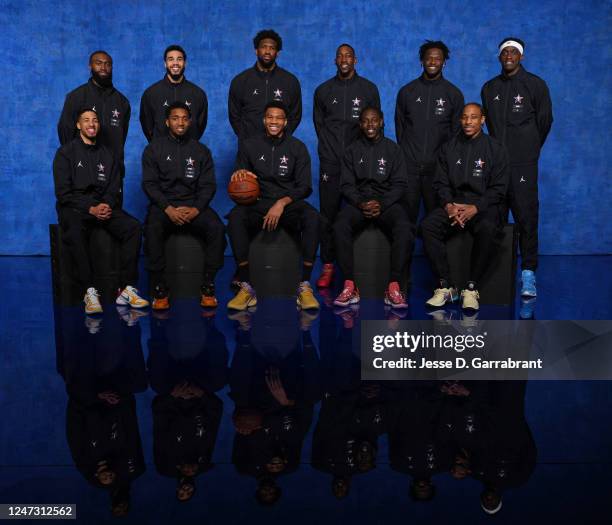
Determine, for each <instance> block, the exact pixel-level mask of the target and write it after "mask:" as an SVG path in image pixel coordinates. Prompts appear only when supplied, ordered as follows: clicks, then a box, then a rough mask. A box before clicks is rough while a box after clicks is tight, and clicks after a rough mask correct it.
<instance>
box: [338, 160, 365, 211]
mask: <svg viewBox="0 0 612 525" xmlns="http://www.w3.org/2000/svg"><path fill="white" fill-rule="evenodd" d="M340 191H341V192H342V195H344V197H345V198H346V200H347V201H349V202H350V203H351V204H352V205H353V206H355V207H357V208H358V207H359V205H360V204H361V203H362V202H363V201H364V198H363V197H362V195H361V193H360V192H359V190H358V189H357V181H356V180H355V172H354V170H353V157H352V156H351V154H350V151H347V152H346V153H345V154H344V157H343V158H342V167H341V170H340Z"/></svg>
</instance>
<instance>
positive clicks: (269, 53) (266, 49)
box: [255, 38, 278, 69]
mask: <svg viewBox="0 0 612 525" xmlns="http://www.w3.org/2000/svg"><path fill="white" fill-rule="evenodd" d="M255 54H256V55H257V60H258V61H259V63H260V64H261V66H262V67H264V68H266V69H269V68H270V67H272V65H274V63H275V62H276V57H277V56H278V49H277V45H276V40H274V39H272V38H263V39H262V40H260V41H259V45H258V46H257V49H256V50H255Z"/></svg>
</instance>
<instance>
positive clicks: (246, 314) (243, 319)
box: [227, 308, 256, 332]
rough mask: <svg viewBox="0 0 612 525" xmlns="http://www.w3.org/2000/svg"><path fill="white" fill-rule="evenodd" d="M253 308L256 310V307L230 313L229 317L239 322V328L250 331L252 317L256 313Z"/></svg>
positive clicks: (242, 330)
mask: <svg viewBox="0 0 612 525" xmlns="http://www.w3.org/2000/svg"><path fill="white" fill-rule="evenodd" d="M253 310H256V308H252V309H250V310H242V311H239V312H232V313H228V314H227V318H228V319H229V320H231V321H237V322H238V330H240V331H241V332H248V331H249V330H250V329H251V318H252V317H253V313H254V312H253Z"/></svg>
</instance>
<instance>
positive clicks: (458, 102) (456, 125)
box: [451, 89, 465, 137]
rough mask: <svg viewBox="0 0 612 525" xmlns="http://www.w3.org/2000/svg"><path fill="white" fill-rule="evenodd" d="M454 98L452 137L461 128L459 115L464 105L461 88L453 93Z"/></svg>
mask: <svg viewBox="0 0 612 525" xmlns="http://www.w3.org/2000/svg"><path fill="white" fill-rule="evenodd" d="M454 98H455V100H453V107H454V109H453V115H452V119H453V120H452V122H451V136H452V137H454V136H455V135H456V134H457V133H459V130H460V129H461V115H462V114H463V107H464V106H465V99H464V98H463V93H462V92H461V90H459V89H457V91H456V93H455V97H454Z"/></svg>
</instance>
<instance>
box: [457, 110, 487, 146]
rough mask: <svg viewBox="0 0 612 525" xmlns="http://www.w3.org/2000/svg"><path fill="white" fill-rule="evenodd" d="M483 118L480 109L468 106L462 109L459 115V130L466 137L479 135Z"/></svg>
mask: <svg viewBox="0 0 612 525" xmlns="http://www.w3.org/2000/svg"><path fill="white" fill-rule="evenodd" d="M484 121H485V118H484V115H483V114H482V112H481V111H480V108H479V107H478V106H474V105H472V104H469V105H467V106H465V107H464V108H463V113H462V114H461V128H462V129H463V133H465V135H466V136H467V137H470V138H473V137H475V136H476V135H478V134H479V133H480V131H481V130H482V125H483V124H484Z"/></svg>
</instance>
